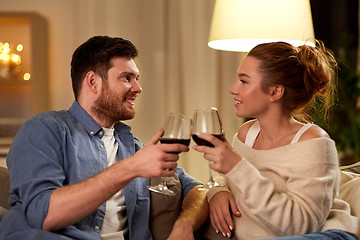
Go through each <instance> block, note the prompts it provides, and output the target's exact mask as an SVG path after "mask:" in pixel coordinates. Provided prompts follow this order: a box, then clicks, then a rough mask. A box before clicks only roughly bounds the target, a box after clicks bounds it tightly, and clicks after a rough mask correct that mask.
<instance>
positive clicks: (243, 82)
mask: <svg viewBox="0 0 360 240" xmlns="http://www.w3.org/2000/svg"><path fill="white" fill-rule="evenodd" d="M239 80H240V82H241V83H242V84H246V83H247V82H246V81H245V80H243V79H239Z"/></svg>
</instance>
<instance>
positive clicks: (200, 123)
mask: <svg viewBox="0 0 360 240" xmlns="http://www.w3.org/2000/svg"><path fill="white" fill-rule="evenodd" d="M198 132H203V133H208V134H211V135H213V136H215V137H217V138H218V139H220V140H223V139H224V132H223V129H222V125H221V120H220V117H219V113H218V111H217V109H216V108H214V107H211V108H199V109H196V110H195V111H194V115H193V119H192V126H191V134H192V138H193V140H194V141H195V142H196V144H197V145H205V146H208V147H214V145H212V144H211V143H210V142H208V141H206V140H204V139H201V138H199V137H198V136H197V135H196V133H198ZM217 186H220V184H219V183H218V182H216V181H214V179H213V176H212V170H211V168H210V166H209V182H208V183H207V184H205V185H204V186H203V187H201V188H199V190H205V189H210V188H212V187H217Z"/></svg>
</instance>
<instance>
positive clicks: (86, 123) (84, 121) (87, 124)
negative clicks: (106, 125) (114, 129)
mask: <svg viewBox="0 0 360 240" xmlns="http://www.w3.org/2000/svg"><path fill="white" fill-rule="evenodd" d="M69 112H70V113H71V114H72V115H73V116H74V118H75V119H76V120H77V121H78V122H79V123H80V124H81V125H82V126H83V127H84V128H85V130H86V131H87V132H88V134H89V135H90V136H94V135H96V134H98V133H99V132H101V133H103V129H102V128H101V126H100V125H99V124H98V123H97V122H96V121H95V120H94V119H93V118H92V117H91V116H90V115H89V114H88V113H87V112H86V111H85V109H84V108H83V107H82V106H81V105H80V104H79V103H78V102H77V101H76V100H75V101H74V102H73V104H72V105H71V107H70V108H69ZM98 135H99V137H100V138H102V136H103V135H104V134H98Z"/></svg>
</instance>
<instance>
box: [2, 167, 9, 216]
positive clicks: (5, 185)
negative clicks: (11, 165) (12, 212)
mask: <svg viewBox="0 0 360 240" xmlns="http://www.w3.org/2000/svg"><path fill="white" fill-rule="evenodd" d="M9 185H10V178H9V171H8V169H7V168H4V167H0V221H1V219H2V217H3V216H4V214H5V213H6V212H7V211H8V210H9V209H10V206H9V204H8V198H9Z"/></svg>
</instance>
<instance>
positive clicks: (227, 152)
mask: <svg viewBox="0 0 360 240" xmlns="http://www.w3.org/2000/svg"><path fill="white" fill-rule="evenodd" d="M196 135H197V136H198V137H199V138H202V139H204V140H206V141H208V142H210V143H211V144H213V145H214V147H208V146H199V145H195V146H194V147H193V149H195V150H196V151H198V152H202V153H204V158H205V159H206V160H208V161H210V162H211V163H210V165H209V166H210V168H211V169H213V170H215V171H217V172H219V173H223V174H226V173H228V172H229V171H230V170H231V169H233V168H234V167H235V165H236V164H237V163H238V162H240V161H241V156H240V155H238V154H237V153H236V152H235V151H234V149H233V148H232V147H231V145H230V144H229V143H228V142H227V141H226V139H225V138H223V140H220V139H218V138H216V137H214V136H213V135H211V134H207V133H196Z"/></svg>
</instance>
